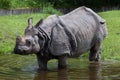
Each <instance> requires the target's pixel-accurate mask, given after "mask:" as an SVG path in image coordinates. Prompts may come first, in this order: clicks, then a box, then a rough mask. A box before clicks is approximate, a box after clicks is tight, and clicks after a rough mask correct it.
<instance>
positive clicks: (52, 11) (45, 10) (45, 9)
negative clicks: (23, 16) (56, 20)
mask: <svg viewBox="0 0 120 80" xmlns="http://www.w3.org/2000/svg"><path fill="white" fill-rule="evenodd" d="M42 13H45V14H59V15H61V14H62V13H61V12H60V11H58V10H56V9H55V8H53V5H52V4H50V3H49V4H47V5H46V6H43V8H42Z"/></svg>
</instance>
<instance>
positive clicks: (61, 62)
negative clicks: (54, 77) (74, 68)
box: [58, 54, 68, 69]
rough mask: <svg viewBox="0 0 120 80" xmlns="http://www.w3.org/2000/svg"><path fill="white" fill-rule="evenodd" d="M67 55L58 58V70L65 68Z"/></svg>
mask: <svg viewBox="0 0 120 80" xmlns="http://www.w3.org/2000/svg"><path fill="white" fill-rule="evenodd" d="M67 58H68V56H67V54H65V55H62V56H59V57H58V69H64V68H67Z"/></svg>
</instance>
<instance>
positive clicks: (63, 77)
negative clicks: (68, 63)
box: [58, 69, 68, 80]
mask: <svg viewBox="0 0 120 80" xmlns="http://www.w3.org/2000/svg"><path fill="white" fill-rule="evenodd" d="M67 76H68V75H67V69H62V70H59V71H58V80H68V79H67V78H68V77H67Z"/></svg>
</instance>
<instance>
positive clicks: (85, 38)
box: [73, 31, 94, 56]
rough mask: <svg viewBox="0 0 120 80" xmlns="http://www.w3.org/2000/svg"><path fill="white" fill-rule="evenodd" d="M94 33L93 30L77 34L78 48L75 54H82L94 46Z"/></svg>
mask: <svg viewBox="0 0 120 80" xmlns="http://www.w3.org/2000/svg"><path fill="white" fill-rule="evenodd" d="M93 37H94V33H93V32H92V31H85V32H83V33H81V32H78V33H77V34H76V42H77V48H76V52H75V53H74V55H73V56H80V55H81V54H83V53H85V52H87V51H89V50H90V49H91V47H92V40H93Z"/></svg>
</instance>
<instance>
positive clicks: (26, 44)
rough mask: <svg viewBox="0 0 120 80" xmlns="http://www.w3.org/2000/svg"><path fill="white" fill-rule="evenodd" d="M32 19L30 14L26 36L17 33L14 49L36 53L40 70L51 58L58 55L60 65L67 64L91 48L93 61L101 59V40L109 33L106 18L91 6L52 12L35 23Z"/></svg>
mask: <svg viewBox="0 0 120 80" xmlns="http://www.w3.org/2000/svg"><path fill="white" fill-rule="evenodd" d="M32 22H33V19H32V18H31V17H30V18H29V19H28V26H27V28H26V29H25V33H24V36H23V37H21V36H17V38H16V45H15V48H14V52H15V53H16V54H21V55H27V54H32V53H35V54H36V56H37V60H38V65H39V69H40V70H46V69H47V62H48V60H50V59H58V69H62V68H66V67H67V59H68V57H79V56H80V55H81V54H83V53H85V52H87V51H90V54H89V60H90V61H99V60H100V54H101V43H102V41H103V39H104V38H105V37H106V36H107V34H108V33H107V27H106V21H105V20H104V19H103V18H101V17H100V16H99V15H98V14H96V13H95V12H94V11H93V10H91V9H90V8H87V7H84V6H83V7H79V8H77V9H75V10H73V11H71V12H69V13H68V14H65V15H62V16H58V15H56V14H55V15H51V16H49V17H47V19H45V20H43V19H40V20H39V21H38V23H37V24H36V25H34V26H33V24H32Z"/></svg>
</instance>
